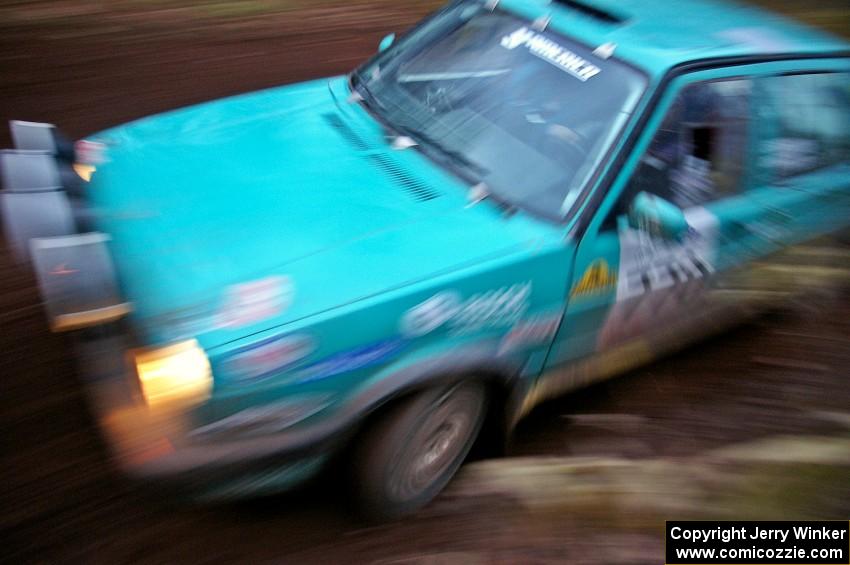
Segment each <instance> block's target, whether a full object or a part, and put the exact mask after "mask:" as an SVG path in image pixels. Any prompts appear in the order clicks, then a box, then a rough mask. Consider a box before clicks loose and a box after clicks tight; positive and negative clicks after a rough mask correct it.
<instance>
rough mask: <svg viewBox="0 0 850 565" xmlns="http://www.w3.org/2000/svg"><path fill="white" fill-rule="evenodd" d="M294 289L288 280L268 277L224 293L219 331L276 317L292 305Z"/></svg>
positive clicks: (234, 287) (232, 287)
mask: <svg viewBox="0 0 850 565" xmlns="http://www.w3.org/2000/svg"><path fill="white" fill-rule="evenodd" d="M294 294H295V289H294V285H293V283H292V280H291V279H290V278H289V277H268V278H265V279H261V280H258V281H253V282H248V283H243V284H237V285H233V286H231V287H230V288H229V289H228V291H227V296H226V298H225V302H224V307H223V308H222V311H221V313H220V315H219V320H218V327H219V328H238V327H242V326H248V325H250V324H255V323H257V322H259V321H261V320H265V319H268V318H272V317H274V316H278V315H280V314H282V313H283V312H285V311H286V310H287V308H289V306H290V304H292V297H293V295H294Z"/></svg>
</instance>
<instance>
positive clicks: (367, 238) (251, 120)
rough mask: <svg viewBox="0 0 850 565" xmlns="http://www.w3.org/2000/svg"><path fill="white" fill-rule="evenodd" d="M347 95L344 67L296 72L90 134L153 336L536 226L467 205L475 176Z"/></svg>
mask: <svg viewBox="0 0 850 565" xmlns="http://www.w3.org/2000/svg"><path fill="white" fill-rule="evenodd" d="M347 93H348V92H347V85H346V83H345V80H344V79H343V78H342V77H339V78H335V79H331V80H330V81H328V80H323V81H315V82H310V83H303V84H299V85H293V86H288V87H281V88H277V89H272V90H268V91H262V92H259V93H253V94H249V95H243V96H238V97H235V98H230V99H225V100H219V101H216V102H211V103H207V104H203V105H199V106H195V107H191V108H187V109H182V110H178V111H174V112H170V113H167V114H162V115H159V116H153V117H149V118H146V119H143V120H140V121H137V122H133V123H130V124H127V125H125V126H121V127H118V128H115V129H111V130H108V131H105V132H103V133H100V134H97V135H95V136H93V137H92V138H91V139H92V140H93V141H97V142H100V143H103V144H104V145H105V148H106V149H105V151H104V158H103V162H102V164H100V165H99V166H98V169H97V172H96V173H95V174H94V176H93V177H92V181H91V184H90V187H89V188H90V190H89V194H90V199H91V204H92V208H93V210H94V213H95V218H96V224H97V227H98V229H100V230H102V231H104V232H106V233H108V234H110V236H111V241H110V248H111V251H112V256H113V258H114V262H115V266H116V271H117V273H118V277H119V281H120V283H121V287H122V290H123V292H124V293H125V295H126V297H127V299H128V300H129V301H130V302H132V305H133V309H134V313H133V317H134V320H135V322H136V323H137V326H138V327H139V328H140V331H141V333H142V334H143V335H144V338H145V339H146V341H148V342H163V341H170V340H174V339H179V338H182V337H187V336H189V335H191V336H193V337H199V339H201V341H202V344H203V345H204V346H205V347H208V348H209V347H215V346H218V345H221V344H224V343H227V342H229V341H232V340H235V339H238V338H239V337H241V336H244V335H246V334H247V333H253V332H256V331H262V330H264V329H268V328H271V327H275V326H277V325H283V324H286V323H288V322H291V321H293V320H297V319H301V318H304V317H306V316H310V315H313V314H316V313H319V312H324V311H327V310H329V309H332V308H334V307H338V306H342V305H345V304H350V303H352V302H354V301H357V300H361V299H364V298H367V297H370V296H374V295H376V294H378V293H381V292H384V291H387V290H390V289H394V288H399V287H401V286H404V285H409V284H414V283H416V282H418V281H422V280H423V279H425V278H427V277H433V276H435V275H437V274H441V273H446V272H449V271H451V270H455V269H460V268H463V267H465V266H469V265H471V264H473V263H475V262H480V261H484V260H487V259H489V258H496V257H499V256H503V255H505V254H508V253H512V252H517V251H519V250H522V249H525V248H527V246H528V243H529V242H530V241H532V240H534V239H535V238H537V237H540V235H541V233H540V229H541V226H540V224H538V223H536V222H534V221H532V220H530V219H528V218H523V217H521V216H514V217H513V218H510V219H506V218H505V217H504V215H503V214H501V213H500V212H499V210H498V209H497V208H496V207H495V206H493V205H491V204H489V203H483V204H480V205H478V206H475V207H472V208H470V207H467V206H466V190H467V188H468V187H467V186H466V185H464V184H463V183H462V182H460V181H459V180H458V179H457V178H456V177H454V176H451V175H449V174H447V173H446V172H445V171H443V170H442V169H440V168H439V167H437V166H435V165H434V164H433V163H432V162H431V161H429V160H428V159H427V158H425V157H424V156H423V155H421V154H420V153H419V152H418V151H417V150H415V149H408V150H404V151H395V150H393V149H392V148H390V147H389V146H388V144H387V140H386V136H385V134H384V132H383V130H382V128H381V127H380V126H379V125H378V124H377V123H376V122H375V121H374V120H373V119H372V118H371V116H369V115H368V114H367V113H366V112H365V111H364V110H363V109H362V108H361V107H360V106H359V105H358V104H351V103H349V102H347V101H346V100H345V97H346V95H347ZM257 302H259V304H256V303H257ZM252 303H254V305H253V306H250V307H249V308H248V310H249V312H248V315H241V314H239V312H237V313H236V315H235V318H234V312H233V310H234V308H235V309H236V310H239V308H242V310H245V308H244V306H245V305H246V304H248V305H250V304H252ZM240 304H241V305H242V306H243V307H240V306H239V305H240ZM234 305H236V306H234ZM250 308H254V311H253V312H251V311H250ZM242 313H243V314H244V312H242Z"/></svg>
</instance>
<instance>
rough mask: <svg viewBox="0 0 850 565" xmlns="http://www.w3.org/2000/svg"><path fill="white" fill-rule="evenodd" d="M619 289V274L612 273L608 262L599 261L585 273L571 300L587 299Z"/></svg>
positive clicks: (592, 264) (571, 295)
mask: <svg viewBox="0 0 850 565" xmlns="http://www.w3.org/2000/svg"><path fill="white" fill-rule="evenodd" d="M616 288H617V274H616V273H613V272H612V271H611V268H610V267H609V266H608V262H607V261H605V260H604V259H597V260H596V261H594V262H593V263H591V264H590V266H589V267H588V268H587V270H586V271H585V272H584V275H582V277H581V280H579V281H578V283H576V285H575V287H573V291H572V293H570V298H571V299H576V298H587V297H589V296H598V295H600V294H605V293H607V292H611V291H613V290H615V289H616Z"/></svg>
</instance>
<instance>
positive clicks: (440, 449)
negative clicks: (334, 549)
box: [351, 381, 487, 522]
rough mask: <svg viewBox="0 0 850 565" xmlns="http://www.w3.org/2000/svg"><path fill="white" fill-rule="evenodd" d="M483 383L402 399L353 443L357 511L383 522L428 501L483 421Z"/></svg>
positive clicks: (450, 473) (443, 483)
mask: <svg viewBox="0 0 850 565" xmlns="http://www.w3.org/2000/svg"><path fill="white" fill-rule="evenodd" d="M486 401H487V393H486V389H485V387H484V385H483V384H481V383H478V382H471V381H467V382H463V383H460V384H455V385H452V386H450V387H441V388H435V389H432V390H427V391H424V392H422V393H419V394H417V395H415V396H412V397H410V398H407V399H404V400H402V401H400V402H399V403H398V404H397V405H395V406H393V407H391V408H390V409H389V411H388V412H387V413H385V414H384V415H383V416H382V417H381V418H380V419H379V420H377V421H376V422H374V424H373V425H372V426H371V427H370V428H368V429H367V430H366V432H365V433H364V434H363V435H362V436H361V437H360V438H359V440H358V442H359V443H358V445H357V446H356V447H355V448H354V459H353V469H352V471H353V472H352V476H351V478H352V481H353V484H352V493H353V495H354V499H355V500H354V502H355V505H356V510H357V511H358V513H359V514H360V515H361V516H362V517H363V518H366V519H367V520H369V521H372V522H384V521H388V520H394V519H397V518H400V517H402V516H405V515H408V514H411V513H413V512H415V511H417V510H419V509H420V508H422V507H423V506H425V505H426V504H428V503H429V502H430V501H431V500H432V499H433V498H434V497H435V496H437V495H438V494H439V493H440V491H442V490H443V488H444V487H445V486H446V485H447V484H448V482H449V481H450V480H451V478H452V477H453V476H454V474H455V473H456V472H457V470H458V468H459V467H460V465H461V463H463V461H464V459H465V458H466V456H467V454H468V453H469V450H470V448H471V447H472V445H473V443H475V439H476V438H477V437H478V433H479V431H480V430H481V425H482V423H483V421H484V416H485V413H486Z"/></svg>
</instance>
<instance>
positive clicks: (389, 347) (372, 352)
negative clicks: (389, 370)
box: [298, 337, 407, 383]
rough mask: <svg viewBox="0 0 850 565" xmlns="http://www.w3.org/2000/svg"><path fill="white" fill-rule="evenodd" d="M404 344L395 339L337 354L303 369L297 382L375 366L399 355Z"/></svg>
mask: <svg viewBox="0 0 850 565" xmlns="http://www.w3.org/2000/svg"><path fill="white" fill-rule="evenodd" d="M406 344H407V341H406V340H404V339H402V338H398V337H396V338H390V339H386V340H383V341H378V342H376V343H371V344H369V345H364V346H362V347H358V348H356V349H351V350H348V351H343V352H341V353H337V354H335V355H332V356H330V357H327V358H325V359H323V360H321V361H318V362H317V363H315V364H313V365H310V366H309V367H305V368H304V369H303V370H302V371H301V372H300V373H299V377H298V382H300V383H305V382H311V381H317V380H320V379H326V378H328V377H333V376H335V375H339V374H341V373H348V372H350V371H356V370H357V369H365V368H366V367H371V366H373V365H377V364H379V363H382V362H383V361H386V360H387V359H389V358H391V357H394V356H395V355H397V354H398V353H400V352H401V350H402V349H404V347H405V345H406Z"/></svg>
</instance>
